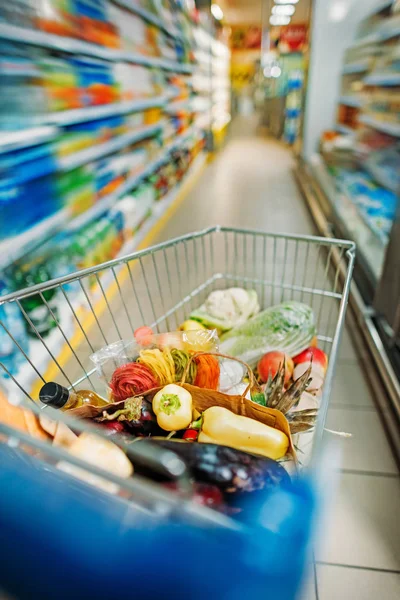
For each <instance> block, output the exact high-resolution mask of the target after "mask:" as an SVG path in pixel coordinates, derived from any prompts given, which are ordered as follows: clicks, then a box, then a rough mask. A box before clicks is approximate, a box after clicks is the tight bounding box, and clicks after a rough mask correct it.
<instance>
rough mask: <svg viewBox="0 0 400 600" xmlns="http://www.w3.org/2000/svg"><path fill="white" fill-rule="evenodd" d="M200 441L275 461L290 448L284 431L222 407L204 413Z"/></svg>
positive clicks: (215, 407)
mask: <svg viewBox="0 0 400 600" xmlns="http://www.w3.org/2000/svg"><path fill="white" fill-rule="evenodd" d="M198 441H199V442H202V443H208V444H220V445H222V446H230V447H231V448H236V450H243V451H245V452H251V453H253V454H260V455H261V456H266V457H267V458H273V459H277V458H282V456H285V454H286V452H287V449H288V447H289V438H288V437H287V435H286V434H285V433H283V431H280V430H279V429H274V428H273V427H269V426H268V425H264V423H260V422H259V421H256V420H254V419H249V418H248V417H242V416H240V415H235V414H234V413H233V412H231V411H230V410H228V409H227V408H222V407H221V406H212V407H211V408H208V409H207V410H206V411H204V413H203V425H202V428H201V432H200V435H199V437H198Z"/></svg>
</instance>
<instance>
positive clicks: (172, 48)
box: [0, 0, 230, 387]
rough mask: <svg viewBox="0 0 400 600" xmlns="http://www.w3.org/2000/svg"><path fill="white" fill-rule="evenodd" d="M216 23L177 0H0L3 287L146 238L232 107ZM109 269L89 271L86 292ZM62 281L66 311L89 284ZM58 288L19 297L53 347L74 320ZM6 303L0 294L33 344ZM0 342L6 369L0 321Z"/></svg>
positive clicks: (11, 359)
mask: <svg viewBox="0 0 400 600" xmlns="http://www.w3.org/2000/svg"><path fill="white" fill-rule="evenodd" d="M218 37H219V30H218V28H216V27H215V24H213V22H212V21H211V20H210V19H209V18H204V15H202V13H201V12H200V11H197V10H196V9H195V5H194V2H190V1H187V2H186V1H183V0H162V1H158V0H115V1H112V0H97V1H93V0H80V1H79V2H75V1H74V0H70V1H68V2H63V3H60V2H59V1H58V0H40V1H33V0H19V1H18V2H16V3H7V4H4V5H2V6H1V7H0V73H1V78H0V295H1V296H4V295H5V294H7V293H9V292H12V291H16V290H18V289H22V288H25V287H27V286H32V285H35V284H39V283H41V282H43V281H45V280H48V279H52V278H56V277H61V276H69V275H70V274H71V273H74V272H75V271H76V270H78V269H86V268H90V267H93V266H95V265H98V264H99V263H102V262H105V261H108V260H111V259H113V258H117V257H119V256H122V255H123V254H127V253H129V252H132V251H134V250H135V249H137V248H138V247H139V246H140V244H141V243H143V241H144V239H145V237H146V235H147V234H148V233H149V232H151V231H152V228H154V227H155V226H157V224H158V223H159V222H160V220H161V219H162V216H163V215H164V214H165V213H166V211H167V210H168V209H169V208H170V207H171V206H172V205H173V204H174V202H176V200H177V197H178V195H179V193H180V190H181V189H182V187H184V185H185V184H186V182H189V181H190V180H191V179H192V178H193V177H195V175H196V173H197V172H198V171H199V170H200V169H201V168H202V166H203V165H204V163H205V154H204V153H203V149H204V148H205V145H207V149H209V150H212V149H213V147H214V146H215V145H216V144H217V143H219V141H220V139H221V137H223V134H224V132H225V131H226V127H227V125H228V123H229V121H230V77H229V75H230V50H229V48H228V46H227V45H226V43H224V41H223V40H222V41H221V40H220V39H218ZM28 100H29V101H28ZM217 140H218V142H217ZM110 283H111V282H110V281H105V280H103V281H101V280H96V278H93V281H92V289H91V291H90V293H91V294H93V295H94V296H96V294H101V293H103V292H104V291H107V286H108V285H109V284H110ZM66 285H67V288H69V287H71V286H72V287H73V284H66ZM69 291H71V290H69ZM73 291H75V294H74V297H75V301H74V305H73V307H72V308H73V311H75V312H76V311H79V310H82V299H83V300H84V299H85V295H87V293H88V291H87V290H83V289H80V288H79V286H76V284H75V290H73ZM60 294H62V290H61V289H60V288H58V290H57V292H54V293H53V294H51V297H48V298H44V299H41V298H40V297H39V296H35V297H33V299H32V300H31V301H29V300H27V301H25V302H24V306H23V309H24V310H25V312H26V314H27V316H28V318H29V320H30V322H31V323H32V326H33V327H34V328H36V330H37V331H38V332H39V333H40V335H41V336H42V338H43V339H44V340H46V343H47V345H48V347H49V348H50V350H51V354H53V355H57V354H58V353H59V352H60V350H61V349H62V346H63V344H64V343H65V341H64V339H62V336H61V335H60V331H59V330H60V329H63V330H64V331H66V332H68V335H72V333H73V331H72V328H73V322H72V321H73V320H72V319H71V314H73V313H71V311H69V317H68V318H69V321H70V322H66V318H67V317H66V315H64V314H62V313H63V311H62V310H60V309H59V304H60V303H59V302H58V297H59V296H60ZM44 301H46V302H48V304H49V306H50V309H47V307H46V305H45V302H44ZM17 312H18V311H16V312H13V311H12V309H10V307H9V306H7V307H1V306H0V314H1V320H2V321H3V322H4V323H5V324H6V325H7V327H8V328H9V329H10V330H12V331H15V332H16V333H15V336H16V338H18V339H17V342H18V344H19V345H20V347H21V348H23V350H24V352H25V353H26V354H27V355H28V356H30V355H32V353H35V351H36V350H37V349H36V350H35V348H33V347H32V345H33V343H32V340H31V336H30V332H29V331H26V330H24V328H23V327H21V323H18V322H16V320H17ZM0 347H1V350H0V359H1V362H2V363H3V364H4V365H5V366H6V367H7V369H8V370H9V371H10V373H15V372H17V371H18V369H19V367H20V365H19V364H17V363H16V361H15V356H14V354H15V353H13V352H10V349H9V344H6V336H5V335H4V331H3V328H2V329H1V331H0ZM47 360H49V359H48V358H47ZM25 383H26V385H27V387H29V382H28V381H27V382H25Z"/></svg>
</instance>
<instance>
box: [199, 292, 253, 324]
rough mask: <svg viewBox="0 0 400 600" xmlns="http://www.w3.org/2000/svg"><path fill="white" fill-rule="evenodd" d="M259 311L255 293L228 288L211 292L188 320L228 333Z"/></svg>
mask: <svg viewBox="0 0 400 600" xmlns="http://www.w3.org/2000/svg"><path fill="white" fill-rule="evenodd" d="M259 310H260V306H259V304H258V298H257V292H255V291H254V290H244V289H242V288H229V289H227V290H216V291H215V292H211V294H210V295H209V296H208V298H207V300H206V301H205V302H204V304H202V305H201V306H200V307H199V308H198V309H197V310H195V311H193V312H192V313H191V315H190V318H191V319H194V320H196V321H199V322H200V323H201V324H202V325H205V326H206V327H209V328H210V329H213V328H216V329H219V330H220V331H228V330H229V329H232V327H236V326H238V325H241V324H242V323H245V322H246V321H247V319H249V318H250V317H251V316H253V315H255V314H257V313H258V311H259Z"/></svg>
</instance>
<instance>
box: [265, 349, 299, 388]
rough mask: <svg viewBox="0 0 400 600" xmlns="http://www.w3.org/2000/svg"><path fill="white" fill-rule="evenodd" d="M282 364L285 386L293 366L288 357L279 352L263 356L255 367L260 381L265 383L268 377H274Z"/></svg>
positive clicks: (291, 373)
mask: <svg viewBox="0 0 400 600" xmlns="http://www.w3.org/2000/svg"><path fill="white" fill-rule="evenodd" d="M283 364H284V365H285V385H287V384H288V383H289V381H290V379H291V377H292V375H293V370H294V364H293V361H292V359H291V358H290V356H288V355H287V354H285V353H284V352H279V351H272V352H267V353H266V354H264V356H263V357H262V358H261V360H260V361H259V363H258V365H257V372H258V376H259V378H260V379H261V381H263V382H266V381H268V378H269V377H275V375H276V374H277V372H278V371H279V369H280V367H281V366H282V365H283Z"/></svg>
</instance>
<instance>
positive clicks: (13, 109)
mask: <svg viewBox="0 0 400 600" xmlns="http://www.w3.org/2000/svg"><path fill="white" fill-rule="evenodd" d="M0 69H1V94H0V130H11V131H15V130H17V129H24V128H27V127H32V126H34V125H35V124H36V119H37V117H38V115H43V114H45V113H46V111H47V110H48V105H47V98H46V93H45V90H44V88H43V84H42V79H41V71H40V68H39V65H38V63H37V60H35V55H34V56H32V55H30V54H29V52H28V50H27V48H26V47H23V46H21V45H20V44H12V43H9V42H5V41H3V40H0ZM27 96H28V97H29V102H27V101H26V98H27Z"/></svg>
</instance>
